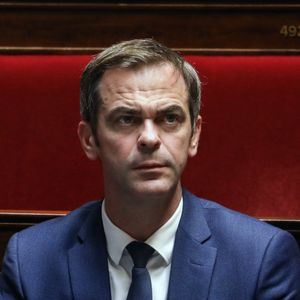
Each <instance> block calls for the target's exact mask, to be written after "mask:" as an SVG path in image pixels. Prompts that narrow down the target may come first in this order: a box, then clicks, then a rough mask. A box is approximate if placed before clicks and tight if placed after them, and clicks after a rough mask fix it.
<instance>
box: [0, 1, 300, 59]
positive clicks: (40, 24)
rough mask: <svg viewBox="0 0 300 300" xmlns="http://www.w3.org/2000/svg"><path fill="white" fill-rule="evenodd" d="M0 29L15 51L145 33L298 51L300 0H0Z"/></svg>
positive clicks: (216, 48)
mask: <svg viewBox="0 0 300 300" xmlns="http://www.w3.org/2000/svg"><path fill="white" fill-rule="evenodd" d="M283 26H286V27H283ZM282 28H285V29H286V30H282V33H280V31H281V29H282ZM0 33H1V38H0V51H2V52H9V53H15V52H24V51H25V52H26V51H28V52H80V53H83V52H97V51H98V50H99V49H102V48H103V47H107V46H108V45H110V44H112V43H114V42H118V41H121V40H125V39H132V38H142V37H154V38H156V39H158V40H159V41H162V42H164V43H165V44H167V45H168V46H169V47H172V48H175V49H183V50H184V51H185V52H186V53H191V52H194V53H197V52H199V53H200V52H201V53H203V52H204V53H206V52H207V53H216V52H217V53H220V52H221V53H223V52H224V53H236V52H242V53H244V52H250V53H252V52H253V53H265V52H268V53H300V5H299V4H285V5H284V4H243V5H241V4H234V5H233V4H178V3H177V4H157V3H156V4H125V3H124V4H91V3H90V4H83V3H64V4H54V3H47V4H43V5H41V4H29V3H21V4H20V3H8V4H7V3H2V4H1V3H0Z"/></svg>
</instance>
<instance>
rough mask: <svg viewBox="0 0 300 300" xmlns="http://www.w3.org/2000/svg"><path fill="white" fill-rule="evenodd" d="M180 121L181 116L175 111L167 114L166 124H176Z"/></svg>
mask: <svg viewBox="0 0 300 300" xmlns="http://www.w3.org/2000/svg"><path fill="white" fill-rule="evenodd" d="M178 122H179V116H178V115H177V114H174V113H170V114H167V115H165V123H166V124H171V125H172V124H175V123H178Z"/></svg>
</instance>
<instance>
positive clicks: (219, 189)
mask: <svg viewBox="0 0 300 300" xmlns="http://www.w3.org/2000/svg"><path fill="white" fill-rule="evenodd" d="M89 59H90V56H86V55H77V56H76V55H73V56H72V55H68V56H63V55H61V56H55V55H52V56H46V55H40V56H39V55H36V56H26V55H25V56H0V91H1V96H0V103H1V110H0V145H1V147H0V166H1V168H0V197H1V198H0V209H42V210H49V209H54V210H69V209H73V208H75V207H77V206H78V205H80V204H81V203H84V202H86V201H88V200H91V199H96V198H99V197H101V196H102V195H103V185H102V177H101V176H102V175H101V172H100V166H99V165H98V164H97V163H95V162H90V161H88V160H87V159H86V158H85V156H84V154H83V152H82V150H81V148H80V144H79V141H78V138H77V134H76V129H77V123H78V121H79V120H80V116H79V78H80V74H81V72H82V70H83V68H84V66H85V64H86V63H87V62H88V61H89ZM188 60H189V61H191V62H192V63H193V64H194V65H195V66H196V68H197V69H198V71H199V74H200V77H201V80H202V82H203V96H202V110H201V114H202V117H203V126H202V134H201V141H200V146H199V153H198V155H197V157H195V158H194V159H192V160H191V161H190V162H189V163H188V166H187V169H186V171H185V173H184V176H183V183H184V185H185V186H186V187H187V188H188V189H190V190H191V191H193V192H194V193H196V194H198V195H200V196H202V197H206V198H209V199H213V200H216V201H218V202H220V203H222V204H224V205H226V206H229V207H232V208H234V209H238V210H240V211H242V212H246V213H249V214H252V215H255V216H257V217H283V218H300V204H299V197H300V184H299V183H300V127H299V124H300V84H299V78H300V57H297V56H190V57H188Z"/></svg>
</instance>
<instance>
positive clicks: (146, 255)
mask: <svg viewBox="0 0 300 300" xmlns="http://www.w3.org/2000/svg"><path fill="white" fill-rule="evenodd" d="M126 249H127V250H128V252H129V254H130V255H131V258H132V260H133V263H134V267H136V268H146V265H147V263H148V260H149V259H150V257H151V256H152V254H153V253H154V249H153V248H152V247H151V246H149V245H147V244H145V243H143V242H138V241H134V242H131V243H130V244H128V245H127V247H126Z"/></svg>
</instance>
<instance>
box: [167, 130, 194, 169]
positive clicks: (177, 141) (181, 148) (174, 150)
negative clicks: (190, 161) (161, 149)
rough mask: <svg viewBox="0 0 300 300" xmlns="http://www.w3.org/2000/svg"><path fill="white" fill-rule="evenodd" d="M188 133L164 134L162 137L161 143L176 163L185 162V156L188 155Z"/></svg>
mask: <svg viewBox="0 0 300 300" xmlns="http://www.w3.org/2000/svg"><path fill="white" fill-rule="evenodd" d="M188 137H189V135H188V133H187V134H185V135H184V134H180V135H175V136H172V135H166V136H165V137H164V138H163V144H164V146H165V148H166V149H167V151H168V152H169V153H170V155H171V156H172V157H173V159H174V161H176V162H177V163H185V161H186V157H187V156H188V149H189V142H190V139H188Z"/></svg>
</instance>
